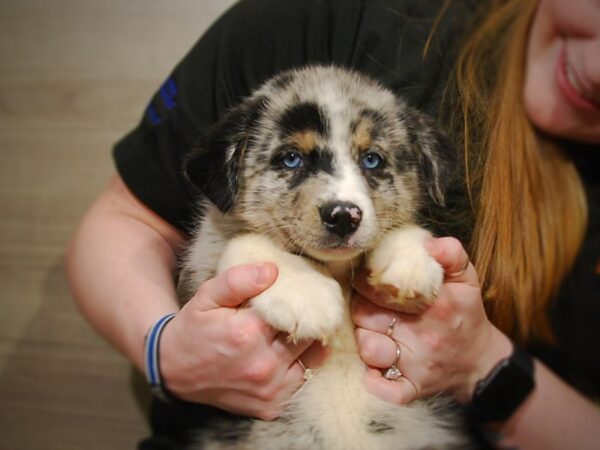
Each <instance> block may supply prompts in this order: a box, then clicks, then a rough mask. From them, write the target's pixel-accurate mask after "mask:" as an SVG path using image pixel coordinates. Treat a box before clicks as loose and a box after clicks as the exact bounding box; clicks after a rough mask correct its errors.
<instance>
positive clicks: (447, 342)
mask: <svg viewBox="0 0 600 450" xmlns="http://www.w3.org/2000/svg"><path fill="white" fill-rule="evenodd" d="M428 251H429V253H430V254H431V256H433V257H434V258H435V259H436V260H437V261H438V262H439V263H440V264H441V265H442V267H443V268H444V272H445V280H444V284H443V287H442V289H441V291H440V294H439V296H438V298H437V299H436V301H435V302H434V304H433V305H431V306H430V307H429V308H428V309H427V310H425V311H424V312H423V313H421V314H416V315H411V314H402V313H398V312H396V311H394V310H393V307H394V306H393V304H390V303H388V302H387V297H386V295H385V293H380V292H376V291H375V290H374V289H373V288H372V287H371V286H370V285H369V284H368V283H367V281H366V275H367V274H361V276H359V277H358V278H357V281H356V283H355V286H354V287H355V289H356V291H357V293H356V295H355V296H354V298H353V303H352V305H353V307H352V317H353V320H354V322H355V323H356V325H357V328H356V340H357V343H358V347H359V352H360V355H361V358H362V359H363V360H364V361H365V363H366V364H367V365H368V366H369V367H370V370H369V371H368V373H367V376H366V385H367V388H368V389H369V391H370V392H371V393H373V394H374V395H376V396H378V397H380V398H382V399H384V400H387V401H392V402H394V403H398V404H404V403H408V402H410V401H412V400H414V399H417V398H421V397H426V396H430V395H432V394H436V393H438V392H442V391H444V392H449V393H451V394H452V395H453V396H454V398H455V399H456V400H458V401H460V402H462V403H466V402H468V401H469V400H470V399H471V396H472V394H473V390H474V388H475V385H476V383H477V381H478V380H480V379H481V378H483V377H485V375H486V374H487V373H488V372H489V371H490V370H491V369H492V368H493V366H494V365H495V364H496V363H497V362H498V361H500V360H501V359H502V358H504V357H506V356H508V355H509V354H510V353H511V351H512V344H511V342H510V341H509V339H508V338H507V337H506V336H505V335H503V334H502V333H501V332H500V331H499V330H498V329H497V328H496V327H494V326H493V325H492V323H491V322H490V321H489V320H488V318H487V316H486V314H485V310H484V308H483V303H482V300H481V291H480V286H479V281H478V278H477V274H476V272H475V268H474V267H473V265H472V264H471V263H469V259H468V256H467V254H466V252H465V250H464V249H463V247H462V245H461V244H460V242H459V241H458V240H456V239H453V238H438V239H432V240H431V241H430V242H428ZM394 318H396V321H395V323H394V325H393V327H392V328H391V329H390V330H391V335H390V332H389V331H388V328H390V325H391V324H392V322H393V321H394ZM398 348H400V359H399V361H398V364H397V366H398V368H399V369H400V372H401V373H402V377H401V378H399V379H397V380H395V381H392V380H388V379H386V378H384V377H383V375H382V372H381V370H382V369H386V368H388V367H390V366H392V365H393V364H394V363H396V360H397V351H398V350H397V349H398Z"/></svg>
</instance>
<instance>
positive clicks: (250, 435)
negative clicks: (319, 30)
mask: <svg viewBox="0 0 600 450" xmlns="http://www.w3.org/2000/svg"><path fill="white" fill-rule="evenodd" d="M454 158H455V156H454V151H453V149H452V148H451V146H450V145H449V144H448V141H447V139H446V138H445V137H444V136H443V134H442V133H440V132H439V131H438V130H437V129H436V128H435V126H434V125H433V123H432V121H431V120H430V119H428V118H427V117H425V116H424V115H422V114H421V113H419V112H417V111H415V110H413V109H411V108H410V107H409V106H407V105H406V104H405V103H404V102H403V101H402V100H401V99H399V98H397V97H396V96H395V95H394V94H393V93H391V92H390V91H389V90H387V89H386V88H384V87H383V86H382V85H380V84H378V83H377V82H375V81H373V80H371V79H369V78H367V77H365V76H363V75H360V74H358V73H355V72H351V71H348V70H344V69H340V68H335V67H321V66H311V67H305V68H301V69H297V70H293V71H289V72H285V73H282V74H280V75H278V76H275V77H274V78H273V79H271V80H270V81H268V82H266V83H265V84H264V85H263V86H262V87H260V88H259V89H258V90H257V91H255V92H254V93H253V94H252V95H251V96H250V97H249V98H248V99H246V100H245V101H243V102H242V103H241V104H240V105H239V106H238V107H236V108H235V109H233V110H232V111H230V113H229V114H227V115H226V116H225V117H224V118H223V119H222V120H221V121H220V122H219V123H218V124H216V125H215V126H214V127H213V128H212V129H211V130H210V131H209V132H208V133H207V135H206V136H205V137H204V139H203V140H202V142H201V144H200V145H199V146H198V148H197V149H195V151H194V152H193V153H192V154H191V156H190V157H189V159H188V160H187V161H186V167H185V171H186V174H187V177H188V179H189V181H190V182H191V183H192V184H193V185H194V186H195V187H196V188H197V189H198V192H199V193H200V194H201V195H200V198H201V199H202V200H200V203H199V211H200V214H199V219H198V223H197V227H196V233H195V235H194V236H193V239H192V240H191V244H190V246H189V249H188V250H187V253H186V254H185V257H184V258H183V265H182V271H181V276H180V277H181V278H180V288H181V292H182V294H181V295H182V298H183V299H184V301H185V299H186V298H189V297H190V296H191V295H192V294H193V293H194V292H195V291H196V290H197V289H198V287H199V285H200V284H201V283H202V282H204V281H205V280H207V279H208V278H210V277H212V276H214V275H215V274H217V273H219V272H222V271H224V270H226V269H228V268H230V267H232V266H235V265H239V264H246V263H254V262H259V261H272V262H274V263H275V264H276V265H277V267H278V269H279V275H278V278H277V281H276V282H275V283H274V284H273V285H272V286H271V287H270V288H269V289H267V290H266V291H265V292H263V293H262V294H260V295H258V296H256V297H255V298H253V299H251V300H250V301H249V307H251V308H253V309H254V310H255V311H256V312H257V314H259V315H260V316H261V317H262V318H263V319H264V320H265V321H266V322H267V323H268V324H270V325H271V326H272V327H274V328H275V329H277V330H280V331H281V332H285V333H287V334H288V335H289V337H290V339H292V340H294V341H296V340H301V339H318V340H321V341H323V342H325V343H327V345H329V347H330V348H331V356H330V357H329V358H328V360H327V361H326V362H325V364H324V365H323V366H322V367H319V368H318V369H315V370H313V371H312V376H311V377H310V378H309V379H308V380H307V382H306V383H305V384H304V386H303V387H302V388H301V389H300V390H299V391H298V392H297V393H296V394H295V396H294V397H293V399H292V400H291V401H290V403H289V404H288V405H286V410H285V413H284V415H283V416H282V417H281V418H279V419H278V420H274V421H260V420H240V421H239V422H235V421H233V422H227V423H221V424H214V425H210V426H209V427H208V429H206V430H205V429H203V430H202V433H199V434H198V436H196V437H195V438H194V439H195V444H193V445H192V446H190V448H197V449H200V448H202V449H248V450H250V449H252V450H256V449H261V450H271V449H272V450H281V449H298V450H301V449H323V450H332V449H340V450H342V449H343V450H351V449H356V450H366V449H374V450H378V449H381V450H384V449H395V450H397V449H424V448H427V449H431V448H439V449H450V448H464V447H465V446H466V445H467V442H468V439H467V438H466V436H465V434H464V433H463V432H462V425H461V421H460V418H459V417H460V415H459V414H457V413H456V411H455V409H454V408H453V407H452V405H451V402H450V401H449V400H448V399H447V398H444V397H435V398H430V399H426V400H418V401H414V402H412V403H411V404H409V405H405V406H397V405H394V404H391V403H387V402H384V401H381V400H379V399H378V398H376V397H374V396H372V395H371V394H369V393H367V392H366V391H365V387H364V382H363V378H364V375H365V370H366V369H365V365H364V363H362V362H361V359H360V357H359V356H358V351H357V347H356V343H355V340H354V326H353V323H352V321H351V318H350V312H349V297H350V293H351V283H352V277H353V274H354V273H355V271H356V270H357V269H359V268H363V267H364V268H366V270H368V272H369V273H370V276H369V282H370V284H372V285H373V286H375V287H376V288H378V289H381V290H387V291H388V292H389V293H390V294H391V295H392V296H393V298H394V299H395V300H394V301H395V302H396V304H397V305H399V307H401V309H402V310H404V311H407V312H416V311H420V310H422V309H423V308H424V307H426V306H427V305H428V304H430V303H431V302H432V301H433V299H434V298H435V297H436V295H437V293H438V291H439V289H440V287H441V285H442V282H443V276H444V274H443V270H442V268H441V267H440V265H439V264H438V263H437V262H436V261H435V260H434V259H433V258H431V257H430V256H429V255H428V253H427V251H426V250H425V248H424V243H425V241H426V240H427V239H428V238H429V237H430V233H429V232H428V231H426V230H425V229H424V228H423V224H424V223H426V217H425V214H424V212H425V211H427V210H428V208H429V206H431V205H432V204H434V205H438V206H443V205H444V201H445V192H446V190H447V187H448V180H450V179H451V176H450V175H451V171H452V170H454V167H455V164H456V162H455V161H454ZM400 366H401V361H400ZM307 378H308V377H307Z"/></svg>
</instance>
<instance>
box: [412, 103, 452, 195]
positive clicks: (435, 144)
mask: <svg viewBox="0 0 600 450" xmlns="http://www.w3.org/2000/svg"><path fill="white" fill-rule="evenodd" d="M401 120H402V121H403V123H404V124H405V126H406V127H407V130H408V135H409V139H410V141H411V145H412V147H413V151H414V154H415V157H416V161H417V164H418V166H419V171H420V174H421V181H422V183H423V187H424V188H425V190H426V191H427V193H428V194H429V196H430V197H431V199H432V200H433V201H434V202H435V203H436V204H438V205H440V206H445V202H446V192H447V190H448V188H449V186H450V183H451V182H452V178H453V177H452V173H453V171H455V169H456V167H457V166H456V165H457V164H458V158H457V154H456V150H455V148H454V146H453V145H452V143H451V142H450V139H449V138H448V136H446V134H445V133H444V132H442V131H441V129H440V128H439V126H438V125H437V124H436V123H435V122H434V121H433V119H431V118H430V117H429V116H427V115H425V114H423V113H421V112H419V111H417V110H415V109H412V108H408V109H406V108H405V112H404V113H403V114H402V115H401Z"/></svg>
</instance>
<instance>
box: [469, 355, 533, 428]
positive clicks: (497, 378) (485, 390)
mask: <svg viewBox="0 0 600 450" xmlns="http://www.w3.org/2000/svg"><path fill="white" fill-rule="evenodd" d="M533 372H534V365H533V359H532V358H531V356H530V355H529V354H527V352H525V351H524V350H523V349H521V348H520V347H518V346H516V345H515V346H514V349H513V353H512V355H510V356H509V357H508V358H505V359H503V360H502V361H500V362H499V363H498V364H497V365H496V366H495V367H494V368H493V369H492V370H491V372H490V373H489V374H488V375H487V376H486V377H485V378H484V379H482V380H480V381H479V382H478V383H477V385H476V386H475V393H474V394H473V399H472V400H471V404H470V405H469V413H470V415H471V417H472V418H473V420H476V421H478V422H501V421H505V420H507V419H508V418H509V417H510V416H511V415H512V414H513V413H514V412H515V411H516V410H517V408H518V407H519V406H520V405H521V403H523V401H524V400H525V399H526V398H527V396H528V395H529V394H530V393H531V391H532V390H533V388H534V386H535V381H534V376H533V375H534V374H533Z"/></svg>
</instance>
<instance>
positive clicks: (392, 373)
mask: <svg viewBox="0 0 600 450" xmlns="http://www.w3.org/2000/svg"><path fill="white" fill-rule="evenodd" d="M394 344H396V361H395V362H394V363H393V364H392V365H391V366H390V367H388V368H387V370H386V371H385V374H383V377H384V378H386V379H387V380H392V381H395V380H397V379H398V378H400V377H401V376H402V372H400V369H399V368H398V366H399V365H400V355H401V353H402V352H401V350H400V344H398V343H397V342H396V341H394Z"/></svg>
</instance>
